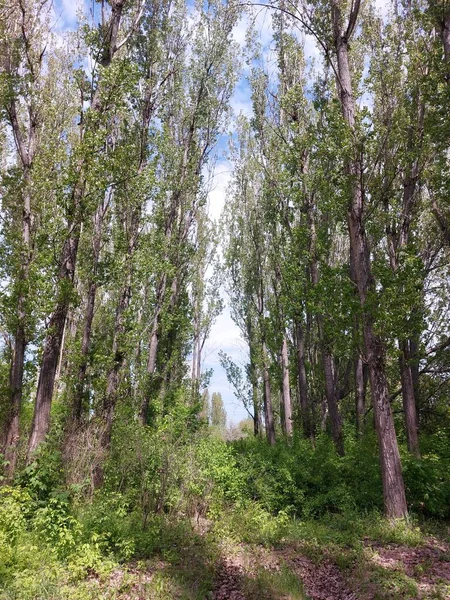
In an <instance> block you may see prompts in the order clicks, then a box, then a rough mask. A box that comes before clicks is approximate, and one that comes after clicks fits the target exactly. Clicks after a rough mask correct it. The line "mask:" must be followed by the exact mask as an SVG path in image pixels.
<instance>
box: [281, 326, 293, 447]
mask: <svg viewBox="0 0 450 600" xmlns="http://www.w3.org/2000/svg"><path fill="white" fill-rule="evenodd" d="M281 368H282V373H283V390H282V397H283V408H284V430H285V433H286V435H287V436H288V437H290V436H291V435H292V404H291V388H290V381H289V355H288V345H287V337H286V335H283V345H282V348H281Z"/></svg>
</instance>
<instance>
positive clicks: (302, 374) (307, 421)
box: [295, 322, 313, 438]
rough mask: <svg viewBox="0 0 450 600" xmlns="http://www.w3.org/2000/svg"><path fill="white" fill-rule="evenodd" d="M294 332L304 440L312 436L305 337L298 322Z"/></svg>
mask: <svg viewBox="0 0 450 600" xmlns="http://www.w3.org/2000/svg"><path fill="white" fill-rule="evenodd" d="M295 332H296V342H297V378H298V393H299V400H300V413H301V417H302V426H303V434H304V436H305V437H306V438H309V437H313V436H312V427H311V416H310V410H309V396H308V380H307V376H306V360H305V335H304V331H303V325H302V324H301V323H300V322H297V324H296V326H295Z"/></svg>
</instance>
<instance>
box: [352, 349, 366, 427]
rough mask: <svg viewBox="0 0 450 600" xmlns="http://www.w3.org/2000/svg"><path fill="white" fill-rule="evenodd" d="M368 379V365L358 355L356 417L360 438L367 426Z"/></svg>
mask: <svg viewBox="0 0 450 600" xmlns="http://www.w3.org/2000/svg"><path fill="white" fill-rule="evenodd" d="M367 378H368V373H367V365H366V364H364V361H363V359H362V356H361V355H360V354H359V353H358V357H357V358H356V360H355V417H356V433H357V435H358V436H361V434H362V432H363V429H364V424H365V423H364V418H365V413H366V389H367Z"/></svg>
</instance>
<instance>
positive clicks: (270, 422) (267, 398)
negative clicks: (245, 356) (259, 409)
mask: <svg viewBox="0 0 450 600" xmlns="http://www.w3.org/2000/svg"><path fill="white" fill-rule="evenodd" d="M262 358H263V380H264V417H265V425H266V436H267V440H268V442H269V444H270V445H271V446H273V445H274V444H275V421H274V418H273V407H272V393H271V389H270V373H269V366H268V364H267V361H268V356H267V347H266V342H264V341H263V343H262Z"/></svg>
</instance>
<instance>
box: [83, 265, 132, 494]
mask: <svg viewBox="0 0 450 600" xmlns="http://www.w3.org/2000/svg"><path fill="white" fill-rule="evenodd" d="M128 258H129V264H130V261H131V258H132V256H129V257H128ZM131 279H132V270H131V265H130V268H129V271H128V275H127V280H126V284H125V286H124V287H123V288H122V291H121V293H120V297H119V302H118V305H117V309H116V319H115V323H114V337H113V347H112V355H113V365H112V368H111V369H110V371H109V373H108V380H107V386H106V396H105V398H104V400H103V407H102V419H103V431H102V434H101V436H100V448H101V450H102V456H104V455H106V452H107V451H108V450H109V447H110V445H111V435H112V428H113V420H114V411H115V407H116V402H117V393H118V388H119V377H120V372H121V370H122V367H123V364H124V361H125V351H124V348H123V342H124V334H125V330H126V323H125V311H126V310H127V308H128V306H129V303H130V298H131ZM103 478H104V471H103V460H102V459H101V460H100V462H99V463H98V464H97V465H96V466H95V468H94V470H93V479H92V483H93V486H94V488H95V489H98V488H99V487H100V486H101V485H102V484H103Z"/></svg>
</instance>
